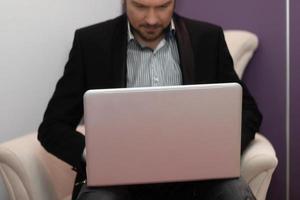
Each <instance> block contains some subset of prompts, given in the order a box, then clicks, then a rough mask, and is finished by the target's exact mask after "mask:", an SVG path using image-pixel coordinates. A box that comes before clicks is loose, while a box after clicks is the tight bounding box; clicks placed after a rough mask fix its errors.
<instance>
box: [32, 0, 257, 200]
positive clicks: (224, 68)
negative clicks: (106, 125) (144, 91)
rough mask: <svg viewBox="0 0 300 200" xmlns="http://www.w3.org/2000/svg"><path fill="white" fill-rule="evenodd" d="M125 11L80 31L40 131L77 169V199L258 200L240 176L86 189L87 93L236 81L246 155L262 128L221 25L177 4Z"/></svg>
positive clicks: (128, 1) (170, 0)
mask: <svg viewBox="0 0 300 200" xmlns="http://www.w3.org/2000/svg"><path fill="white" fill-rule="evenodd" d="M124 8H125V11H126V14H124V15H122V16H120V17H117V18H115V19H113V20H109V21H106V22H103V23H100V24H96V25H93V26H89V27H86V28H83V29H80V30H77V31H76V33H75V38H74V43H73V47H72V50H71V52H70V56H69V61H68V62H67V64H66V67H65V71H64V74H63V76H62V78H61V79H60V80H59V81H58V83H57V86H56V90H55V92H54V94H53V96H52V98H51V100H50V102H49V105H48V107H47V110H46V112H45V115H44V119H43V122H42V124H41V125H40V127H39V134H38V139H39V140H40V142H41V144H42V145H43V146H44V147H45V149H46V150H48V151H49V152H50V153H52V154H54V155H55V156H57V157H58V158H60V159H62V160H63V161H65V162H67V163H69V164H70V165H72V166H73V169H74V170H75V171H76V172H77V177H76V181H75V187H74V192H73V199H76V198H77V197H78V199H81V200H82V199H89V200H91V199H100V200H117V199H118V200H119V199H120V200H121V199H122V200H123V199H137V200H143V199H172V200H175V199H230V200H235V199H254V197H253V195H252V193H251V191H250V189H249V187H248V186H247V184H246V183H245V182H244V181H243V180H242V179H231V180H215V181H200V182H185V183H168V184H148V185H133V186H119V187H102V188H89V187H87V186H86V184H85V179H86V174H85V161H84V159H83V157H84V156H83V155H84V153H83V152H84V148H85V140H84V136H83V135H82V134H80V133H78V132H76V130H75V129H76V127H77V125H78V123H79V122H80V120H81V118H82V115H83V94H84V92H85V91H87V90H89V89H96V88H97V89H102V88H122V87H141V86H163V85H180V84H201V83H221V82H238V83H240V84H241V85H242V86H243V93H244V94H243V113H242V116H243V117H242V141H241V142H242V151H243V150H244V149H245V148H246V146H247V145H248V144H249V142H250V141H251V140H252V139H253V138H254V134H255V132H256V131H258V129H259V126H260V123H261V114H260V112H259V111H258V109H257V106H256V104H255V101H254V99H253V98H252V97H251V95H250V94H249V92H248V90H247V88H246V86H245V85H244V83H242V82H241V81H240V80H239V79H238V77H237V75H236V73H235V72H234V69H233V63H232V59H231V56H230V54H229V52H228V49H227V46H226V43H225V40H224V35H223V30H222V29H221V28H220V27H218V26H215V25H212V24H208V23H204V22H197V21H194V20H190V19H186V18H183V17H180V16H178V15H177V14H175V13H174V8H175V0H124ZM100 170H101V169H100ZM78 193H80V194H79V195H78Z"/></svg>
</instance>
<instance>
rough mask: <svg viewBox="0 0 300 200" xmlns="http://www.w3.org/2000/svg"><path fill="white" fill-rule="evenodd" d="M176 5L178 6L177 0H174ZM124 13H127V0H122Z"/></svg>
mask: <svg viewBox="0 0 300 200" xmlns="http://www.w3.org/2000/svg"><path fill="white" fill-rule="evenodd" d="M174 6H175V7H176V0H174ZM122 13H126V0H122Z"/></svg>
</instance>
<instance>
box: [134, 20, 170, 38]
mask: <svg viewBox="0 0 300 200" xmlns="http://www.w3.org/2000/svg"><path fill="white" fill-rule="evenodd" d="M131 28H132V30H133V31H134V33H135V34H137V35H138V36H139V37H140V38H141V39H142V40H144V41H147V42H152V41H155V40H158V39H159V38H162V37H164V35H165V29H166V28H165V27H163V26H162V25H160V24H156V25H149V24H142V25H140V26H139V28H138V29H136V28H134V27H131Z"/></svg>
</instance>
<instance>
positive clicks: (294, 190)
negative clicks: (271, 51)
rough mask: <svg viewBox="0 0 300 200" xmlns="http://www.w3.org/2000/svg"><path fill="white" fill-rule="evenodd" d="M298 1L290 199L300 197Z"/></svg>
mask: <svg viewBox="0 0 300 200" xmlns="http://www.w3.org/2000/svg"><path fill="white" fill-rule="evenodd" d="M299 10H300V1H299V0H292V1H291V138H292V139H291V190H290V191H291V200H294V199H295V200H297V199H300V190H299V185H300V184H299V178H300V167H299V166H300V160H299V158H300V148H299V144H298V143H299V141H300V125H299V124H300V89H299V86H300V39H299V35H300V26H299V24H300V13H299Z"/></svg>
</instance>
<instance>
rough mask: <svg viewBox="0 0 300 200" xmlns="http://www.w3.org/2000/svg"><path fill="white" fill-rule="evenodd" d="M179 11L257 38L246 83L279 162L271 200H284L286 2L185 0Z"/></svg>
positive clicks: (269, 196)
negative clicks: (239, 30) (240, 30)
mask: <svg viewBox="0 0 300 200" xmlns="http://www.w3.org/2000/svg"><path fill="white" fill-rule="evenodd" d="M295 1H297V0H295ZM220 4H221V5H220ZM177 11H178V12H179V13H180V14H182V15H185V16H188V17H191V18H195V19H199V20H204V21H209V22H212V23H216V24H219V25H221V26H223V27H224V29H245V30H249V31H252V32H254V33H256V34H257V35H258V37H259V39H260V46H259V49H258V51H257V53H256V55H255V57H254V59H253V60H252V62H251V63H250V64H249V66H248V68H247V70H246V73H245V76H244V80H245V82H246V83H247V85H248V87H249V89H250V91H251V92H252V94H253V96H254V97H255V99H256V100H257V103H258V105H259V108H260V109H261V111H262V113H263V115H264V121H263V125H262V128H261V133H263V134H264V135H266V136H267V137H268V138H269V139H270V140H271V142H272V144H273V145H274V147H275V149H276V153H277V156H278V159H279V165H278V168H277V169H276V171H275V173H274V175H273V178H272V183H271V186H270V189H269V194H268V199H272V200H283V199H285V192H286V191H285V170H286V164H285V153H286V151H285V146H286V145H285V120H286V119H285V105H286V102H285V96H286V95H285V94H286V90H285V85H286V56H285V55H286V52H285V45H286V42H285V37H286V29H285V25H286V23H285V18H286V16H285V14H286V13H285V1H282V0H265V1H261V0H252V1H240V0H227V1H226V3H223V2H222V3H221V1H219V0H201V1H198V0H185V1H177ZM298 48H299V45H298ZM298 58H299V56H298ZM298 80H299V79H298Z"/></svg>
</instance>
